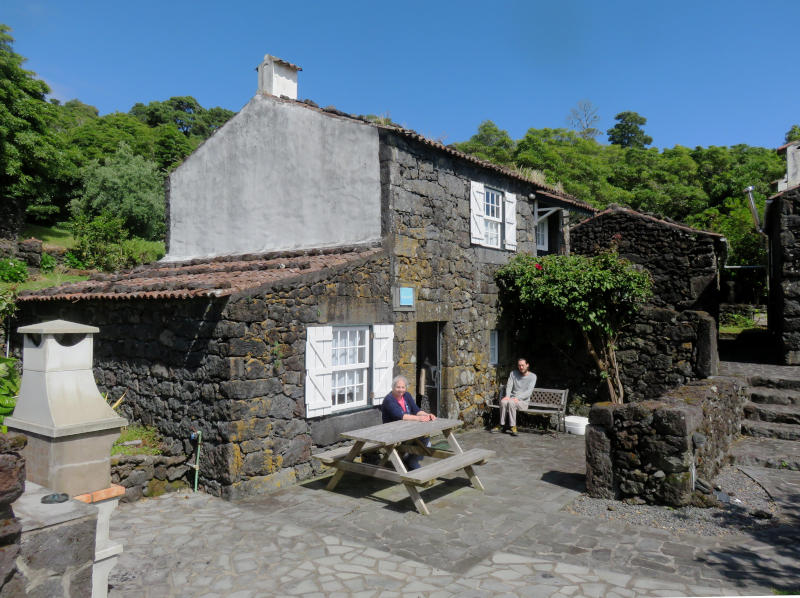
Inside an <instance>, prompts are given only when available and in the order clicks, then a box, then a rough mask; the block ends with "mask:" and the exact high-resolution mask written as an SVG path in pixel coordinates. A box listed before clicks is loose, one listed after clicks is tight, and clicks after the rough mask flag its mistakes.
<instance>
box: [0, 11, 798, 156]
mask: <svg viewBox="0 0 800 598" xmlns="http://www.w3.org/2000/svg"><path fill="white" fill-rule="evenodd" d="M3 9H4V10H3V12H2V16H0V22H4V23H6V24H7V25H9V26H11V27H12V35H13V36H14V38H15V40H16V41H15V44H14V49H15V50H16V51H17V52H18V53H19V54H22V55H23V56H25V57H27V58H28V62H27V64H26V67H27V68H28V69H29V70H33V71H35V72H36V73H37V74H38V75H39V77H40V78H42V79H44V80H45V81H47V82H48V83H49V84H50V86H51V87H52V89H53V95H54V96H55V97H57V98H59V99H62V100H67V99H71V98H78V99H80V100H81V101H83V102H85V103H87V104H92V105H94V106H97V107H98V108H99V110H100V113H101V114H105V113H108V112H113V111H117V110H120V111H128V110H129V109H130V107H131V106H132V105H133V104H134V103H136V102H145V103H146V102H149V101H151V100H165V99H167V98H169V97H171V96H175V95H191V96H194V97H195V98H197V99H198V100H199V101H200V103H201V104H202V105H203V106H205V107H211V106H223V107H225V108H229V109H232V110H239V109H240V108H241V107H242V106H243V105H244V104H245V103H247V101H248V100H249V99H250V97H252V95H253V94H254V92H255V88H256V73H255V70H254V69H255V67H256V65H257V64H258V63H259V62H260V61H261V58H262V57H263V55H264V54H267V53H269V54H273V55H276V56H278V57H280V58H283V59H285V60H288V61H290V62H294V63H296V64H299V65H300V66H302V67H303V71H302V72H301V73H300V79H299V93H298V95H299V97H300V98H310V99H312V100H314V101H315V102H317V103H318V104H320V105H321V106H327V105H334V106H336V107H337V108H339V109H341V110H344V111H346V112H350V113H355V114H369V113H372V114H383V115H385V114H388V115H389V116H391V118H392V119H393V120H394V121H395V122H398V123H400V124H402V125H404V126H407V127H409V128H412V129H415V130H417V131H419V132H420V133H422V134H424V135H427V136H429V137H432V138H436V139H440V140H443V141H444V142H445V143H452V142H456V141H464V140H465V139H467V138H469V137H470V136H471V135H472V134H474V133H475V131H476V130H477V127H478V125H479V124H480V123H481V122H482V121H483V120H486V119H491V120H493V121H494V122H496V123H497V124H498V125H499V126H500V127H501V128H504V129H506V130H507V131H508V132H509V134H510V135H511V136H512V137H514V138H519V137H522V136H523V135H524V133H525V131H526V130H527V129H528V128H531V127H535V128H544V127H565V126H566V117H567V114H568V113H569V111H570V108H572V107H573V106H575V105H576V104H577V102H578V101H580V100H584V99H587V100H590V101H591V102H592V103H594V105H595V106H596V107H597V108H598V113H599V115H600V117H601V120H600V122H599V123H598V128H600V129H601V130H602V131H605V130H606V129H608V128H609V127H611V126H613V124H614V120H613V119H614V115H616V114H617V113H619V112H622V111H624V110H633V111H636V112H638V113H639V114H641V115H642V116H645V117H646V118H647V119H648V122H647V125H646V126H645V131H646V132H647V133H648V134H649V135H651V136H652V137H653V139H654V142H653V145H655V146H657V147H660V148H664V147H672V146H674V145H678V144H679V145H685V146H688V147H694V146H697V145H701V146H709V145H734V144H737V143H747V144H750V145H759V146H764V147H777V146H779V145H781V144H782V143H783V136H784V134H785V132H786V131H787V130H788V129H789V128H790V126H791V125H792V124H794V123H800V73H799V72H798V70H800V69H798V64H800V52H798V49H797V35H796V33H797V24H798V23H799V22H800V2H798V1H797V0H761V1H759V2H754V1H753V0H748V1H741V0H725V1H723V0H694V1H692V2H686V1H683V0H672V1H671V2H651V1H648V0H636V1H615V0H607V1H606V2H598V1H597V0H593V1H591V0H586V1H584V0H560V1H557V0H549V1H546V2H544V1H528V2H522V1H520V2H514V1H503V0H495V2H493V3H488V2H473V1H472V0H461V1H458V2H455V1H454V2H435V1H434V0H428V1H427V2H422V1H417V0H406V1H402V2H391V3H389V2H374V1H373V2H367V1H363V2H355V1H352V2H351V1H348V0H340V1H339V2H316V1H313V0H306V1H305V2H295V3H290V2H287V1H285V0H284V1H282V2H270V1H265V0H259V1H252V2H236V1H230V2H228V3H225V4H223V3H220V2H208V1H205V0H194V1H193V2H184V1H182V0H161V1H159V2H155V1H151V0H140V1H137V2H121V1H118V0H117V1H115V0H104V1H102V2H99V1H81V0H76V1H74V2H65V1H63V0H4V2H3ZM599 140H601V141H602V142H604V143H605V142H606V137H605V135H602V136H601V137H600V138H599Z"/></svg>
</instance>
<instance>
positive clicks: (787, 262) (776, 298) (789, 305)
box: [766, 187, 800, 365]
mask: <svg viewBox="0 0 800 598" xmlns="http://www.w3.org/2000/svg"><path fill="white" fill-rule="evenodd" d="M766 229H767V234H768V235H769V243H770V260H771V264H770V285H769V305H768V322H769V330H770V332H771V333H772V335H773V336H774V338H775V339H776V341H777V343H778V345H779V348H780V351H781V354H782V357H783V363H784V364H786V365H800V187H795V188H793V189H789V190H787V191H784V192H783V193H781V194H780V195H778V196H776V197H774V198H773V202H772V205H770V206H769V208H768V213H767V223H766Z"/></svg>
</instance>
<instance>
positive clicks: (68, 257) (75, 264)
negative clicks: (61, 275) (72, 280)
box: [64, 251, 86, 270]
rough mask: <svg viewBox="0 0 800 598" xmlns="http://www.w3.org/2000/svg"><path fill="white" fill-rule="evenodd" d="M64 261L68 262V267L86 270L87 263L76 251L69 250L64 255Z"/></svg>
mask: <svg viewBox="0 0 800 598" xmlns="http://www.w3.org/2000/svg"><path fill="white" fill-rule="evenodd" d="M64 263H65V264H67V267H69V268H72V269H73V270H86V264H84V263H83V261H82V260H81V259H80V258H79V257H78V256H77V255H75V254H74V253H72V252H71V251H68V252H67V253H66V254H65V255H64Z"/></svg>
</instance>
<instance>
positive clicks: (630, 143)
mask: <svg viewBox="0 0 800 598" xmlns="http://www.w3.org/2000/svg"><path fill="white" fill-rule="evenodd" d="M614 120H616V121H617V124H616V125H614V126H613V127H611V128H610V129H609V130H608V131H606V134H607V135H608V142H609V143H611V144H613V145H621V146H622V147H645V146H646V145H650V144H651V143H653V138H652V137H650V136H649V135H646V134H645V132H644V129H642V127H643V126H644V125H645V124H647V119H646V118H645V117H644V116H640V115H639V114H637V113H636V112H631V111H625V112H620V113H619V114H617V115H616V116H615V117H614Z"/></svg>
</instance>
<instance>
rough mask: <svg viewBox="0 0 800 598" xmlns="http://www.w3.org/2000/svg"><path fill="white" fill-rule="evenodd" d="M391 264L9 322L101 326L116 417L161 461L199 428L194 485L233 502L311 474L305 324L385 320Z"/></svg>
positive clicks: (63, 309)
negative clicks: (155, 434)
mask: <svg viewBox="0 0 800 598" xmlns="http://www.w3.org/2000/svg"><path fill="white" fill-rule="evenodd" d="M388 269H389V260H388V258H386V257H385V256H384V255H382V254H378V255H377V257H376V256H372V257H371V258H363V259H361V260H360V261H356V262H355V263H352V264H350V265H349V266H347V267H343V268H340V269H338V270H334V269H330V270H327V271H323V272H316V273H310V274H307V275H299V276H296V277H293V278H292V279H290V280H288V281H286V282H283V283H279V284H276V285H274V286H272V287H269V288H262V289H258V290H255V291H254V292H253V293H250V294H242V295H234V296H232V297H230V298H221V299H213V300H209V299H191V300H189V299H185V300H153V299H150V300H116V301H96V300H94V301H81V302H76V303H69V302H64V301H46V302H35V303H32V302H25V303H23V304H22V306H21V307H22V310H21V313H20V314H19V315H20V318H18V325H19V326H22V325H25V324H28V323H33V322H40V321H44V320H51V319H55V318H61V319H66V320H71V321H76V322H80V323H84V324H91V325H93V326H98V327H99V328H100V333H99V334H98V335H96V336H95V343H94V364H95V367H94V371H95V378H96V380H97V383H98V386H99V388H100V390H101V392H109V393H110V397H111V399H113V400H116V399H118V398H119V397H120V396H122V394H123V393H124V392H126V391H127V394H126V395H125V398H124V400H123V402H122V405H121V406H120V408H119V410H120V412H121V414H122V415H123V416H125V417H127V418H128V419H130V420H132V421H136V422H141V423H144V424H148V425H154V426H156V427H157V428H158V429H159V431H160V432H161V434H162V435H163V436H164V439H165V441H166V443H167V445H168V446H169V449H168V451H167V452H168V453H169V454H172V455H179V454H185V455H193V454H194V450H195V444H194V442H193V441H191V440H190V436H191V434H192V432H193V431H194V430H202V432H203V448H202V452H201V458H200V482H201V484H202V485H203V486H204V488H205V489H206V490H208V491H210V492H212V493H215V494H219V495H222V496H225V497H236V496H241V495H244V494H249V493H252V492H256V491H258V490H259V489H261V488H274V487H276V486H282V485H286V484H290V483H292V482H294V481H295V480H299V479H305V478H307V477H309V476H311V475H312V474H313V472H314V470H313V469H312V467H313V466H316V465H317V464H316V462H312V461H311V460H310V455H311V448H312V445H313V443H314V440H313V435H314V430H313V428H314V426H317V427H321V428H324V427H325V424H323V423H320V422H318V421H317V422H314V421H313V420H312V421H307V420H306V419H305V398H304V388H303V384H304V372H305V370H304V367H305V341H306V327H307V326H308V325H317V324H325V323H331V322H336V323H339V324H348V323H352V324H356V323H357V324H363V323H364V322H388V321H390V315H389V313H388V311H387V301H388V297H389V291H388ZM20 343H21V337H20V336H19V335H15V341H14V344H15V345H16V346H17V347H19V346H20ZM367 415H368V416H369V417H368V423H375V422H376V420H375V418H374V416H373V410H372V409H368V410H367ZM341 417H350V418H356V419H357V418H358V417H359V416H358V415H353V414H351V415H349V416H341ZM361 417H365V416H364V415H362V416H361ZM331 419H334V420H335V419H336V418H331ZM364 425H367V424H364Z"/></svg>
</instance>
